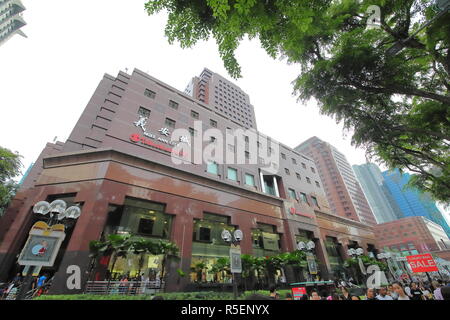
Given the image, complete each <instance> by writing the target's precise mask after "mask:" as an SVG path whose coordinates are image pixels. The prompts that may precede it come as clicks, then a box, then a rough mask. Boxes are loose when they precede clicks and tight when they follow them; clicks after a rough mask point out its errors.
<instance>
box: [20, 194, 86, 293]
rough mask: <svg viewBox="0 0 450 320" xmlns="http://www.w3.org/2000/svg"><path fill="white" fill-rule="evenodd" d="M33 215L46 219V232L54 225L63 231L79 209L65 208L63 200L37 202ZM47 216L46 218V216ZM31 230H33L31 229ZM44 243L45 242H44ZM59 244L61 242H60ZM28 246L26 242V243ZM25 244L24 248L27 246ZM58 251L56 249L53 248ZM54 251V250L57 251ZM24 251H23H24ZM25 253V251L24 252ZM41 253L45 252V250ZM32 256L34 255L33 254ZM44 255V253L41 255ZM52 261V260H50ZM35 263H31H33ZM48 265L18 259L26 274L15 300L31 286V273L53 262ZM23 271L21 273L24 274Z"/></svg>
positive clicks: (75, 207)
mask: <svg viewBox="0 0 450 320" xmlns="http://www.w3.org/2000/svg"><path fill="white" fill-rule="evenodd" d="M33 213H35V214H38V215H41V216H44V217H46V218H47V219H44V220H46V224H47V227H48V229H47V231H45V232H48V231H49V230H52V229H51V228H50V227H53V226H56V225H63V226H64V229H66V228H67V227H68V226H71V225H73V224H74V221H75V220H76V219H78V218H79V217H80V215H81V209H80V207H78V206H71V207H69V208H67V203H66V202H65V201H64V200H59V199H58V200H54V201H53V202H52V203H48V202H47V201H39V202H37V203H36V204H35V205H34V206H33ZM47 215H48V216H47ZM32 230H33V228H32ZM31 232H32V231H30V238H29V239H31ZM64 237H65V234H64V231H62V237H61V238H60V239H61V241H62V240H63V239H64ZM44 242H45V241H44ZM60 243H61V242H60ZM27 244H28V241H27ZM27 244H25V247H26V246H27ZM55 248H58V249H59V245H58V247H55ZM58 249H55V250H58ZM24 250H25V249H24ZM25 252H26V251H25ZM43 252H46V251H45V250H44V251H43ZM33 254H34V253H33ZM43 254H44V253H43ZM56 255H57V253H54V256H53V258H55V257H56ZM51 261H54V260H51ZM35 262H36V261H33V263H35ZM50 263H51V265H50V264H39V262H38V263H36V265H29V264H27V263H23V264H22V263H21V262H20V257H19V264H22V265H25V269H24V271H25V270H26V271H25V272H26V276H25V279H24V280H23V283H22V285H21V286H20V289H19V292H18V294H17V297H16V299H17V300H21V299H23V298H24V297H25V294H26V291H27V290H28V288H29V287H30V285H31V282H32V275H33V273H36V272H39V270H40V268H42V266H52V265H53V262H50ZM24 271H23V273H25V272H24Z"/></svg>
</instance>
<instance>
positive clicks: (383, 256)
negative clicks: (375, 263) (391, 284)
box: [377, 252, 395, 280]
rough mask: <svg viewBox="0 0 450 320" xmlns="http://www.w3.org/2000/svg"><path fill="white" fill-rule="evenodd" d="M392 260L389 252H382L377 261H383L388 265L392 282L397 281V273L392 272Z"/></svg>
mask: <svg viewBox="0 0 450 320" xmlns="http://www.w3.org/2000/svg"><path fill="white" fill-rule="evenodd" d="M390 258H391V254H390V253H389V252H380V253H379V254H377V259H378V260H383V261H384V262H385V263H386V264H387V266H388V270H389V272H388V274H389V275H390V280H392V279H395V272H393V270H392V266H391V261H390Z"/></svg>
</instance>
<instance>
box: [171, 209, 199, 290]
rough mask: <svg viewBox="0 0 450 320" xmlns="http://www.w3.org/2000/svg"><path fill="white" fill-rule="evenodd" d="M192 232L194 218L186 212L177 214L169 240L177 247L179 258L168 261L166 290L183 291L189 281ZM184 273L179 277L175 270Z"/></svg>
mask: <svg viewBox="0 0 450 320" xmlns="http://www.w3.org/2000/svg"><path fill="white" fill-rule="evenodd" d="M193 233H194V219H193V217H192V216H191V215H188V214H186V213H182V214H180V213H179V214H178V215H177V216H176V217H175V219H174V223H173V230H172V237H171V241H172V242H174V243H175V244H176V245H177V246H178V249H179V259H176V260H171V261H169V264H168V265H167V270H166V288H165V290H166V291H183V289H184V288H185V287H186V286H187V285H188V284H189V283H190V273H191V260H192V235H193ZM178 269H180V270H182V271H183V272H184V273H185V274H186V275H185V276H184V277H180V276H179V275H178V272H177V270H178Z"/></svg>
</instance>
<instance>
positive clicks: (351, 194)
mask: <svg viewBox="0 0 450 320" xmlns="http://www.w3.org/2000/svg"><path fill="white" fill-rule="evenodd" d="M295 150H297V151H298V152H300V153H303V154H305V155H307V156H309V157H311V158H313V159H314V161H315V163H316V165H317V169H318V170H319V175H320V179H321V180H322V182H323V187H324V189H325V193H326V195H327V199H328V202H329V204H330V207H331V211H332V213H333V214H335V215H338V216H342V217H345V218H349V219H352V220H355V221H360V222H362V223H365V224H368V225H374V224H376V220H375V217H374V215H373V213H372V210H371V209H370V207H369V204H368V203H367V200H366V198H365V196H364V193H363V191H362V189H361V186H360V185H359V183H358V181H357V180H356V177H355V175H354V173H353V170H352V168H351V167H350V164H349V162H348V161H347V159H346V157H345V155H344V154H342V153H341V152H340V151H339V150H337V149H336V148H335V147H334V146H332V145H330V144H329V143H327V142H325V141H322V140H320V139H319V138H317V137H312V138H310V139H308V140H306V141H305V142H303V143H301V144H300V145H299V146H297V147H296V148H295Z"/></svg>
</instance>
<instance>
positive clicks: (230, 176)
mask: <svg viewBox="0 0 450 320" xmlns="http://www.w3.org/2000/svg"><path fill="white" fill-rule="evenodd" d="M227 178H228V179H229V180H233V181H237V178H238V173H237V170H236V169H234V168H228V174H227Z"/></svg>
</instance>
